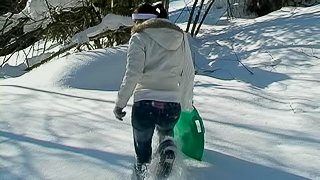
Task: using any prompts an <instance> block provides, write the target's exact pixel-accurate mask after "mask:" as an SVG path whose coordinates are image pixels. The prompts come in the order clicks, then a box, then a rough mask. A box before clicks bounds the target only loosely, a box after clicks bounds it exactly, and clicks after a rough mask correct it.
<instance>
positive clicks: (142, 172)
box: [134, 163, 148, 180]
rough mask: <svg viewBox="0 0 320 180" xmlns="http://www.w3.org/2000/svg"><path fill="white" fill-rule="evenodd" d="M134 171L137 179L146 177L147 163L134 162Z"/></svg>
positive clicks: (141, 179)
mask: <svg viewBox="0 0 320 180" xmlns="http://www.w3.org/2000/svg"><path fill="white" fill-rule="evenodd" d="M134 171H135V175H136V178H137V180H144V179H146V177H147V174H148V167H147V164H141V163H136V164H135V165H134Z"/></svg>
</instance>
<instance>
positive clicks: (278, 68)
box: [0, 3, 320, 180]
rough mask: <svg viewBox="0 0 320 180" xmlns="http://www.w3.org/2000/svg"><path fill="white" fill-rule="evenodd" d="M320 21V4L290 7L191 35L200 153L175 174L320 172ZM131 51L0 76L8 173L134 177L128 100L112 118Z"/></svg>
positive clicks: (2, 157)
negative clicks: (201, 125) (123, 114)
mask: <svg viewBox="0 0 320 180" xmlns="http://www.w3.org/2000/svg"><path fill="white" fill-rule="evenodd" d="M177 4H178V3H177ZM178 10H179V8H178V6H177V9H175V12H177V11H178ZM180 10H181V9H180ZM319 19H320V6H314V7H310V8H296V9H290V8H283V9H281V10H279V11H277V12H274V13H271V14H269V15H267V16H265V17H261V18H257V19H252V20H241V19H235V20H232V21H231V22H229V21H227V20H220V21H219V22H218V23H217V24H216V25H212V22H207V23H206V24H205V25H204V26H203V29H202V30H201V32H200V34H199V35H198V37H197V38H194V39H190V43H191V45H192V47H193V56H194V60H195V64H196V69H197V72H198V75H197V76H196V80H195V90H194V91H195V97H194V103H195V106H196V107H197V109H198V110H199V112H200V114H201V116H202V117H203V120H204V124H205V127H206V134H205V138H206V144H205V154H204V158H203V161H202V162H199V161H195V160H191V159H188V158H186V157H183V155H181V159H180V160H179V161H178V164H177V165H176V167H175V173H174V177H172V179H194V180H200V179H203V180H205V179H216V180H249V179H252V180H254V179H265V180H270V179H272V180H276V179H277V180H292V179H320V168H319V167H320V118H319V117H320V80H319V79H320V73H319V72H320V46H319V44H320V36H319V32H320V21H319ZM179 22H181V24H180V25H181V26H185V23H184V22H183V20H180V21H179ZM126 49H127V46H119V47H116V48H109V49H103V50H94V51H89V52H83V53H77V54H72V55H68V56H65V57H62V58H60V59H56V60H53V61H51V62H49V63H46V64H44V65H42V66H40V67H38V68H36V69H34V70H33V71H31V72H29V73H26V74H24V75H22V76H20V77H17V78H8V79H1V80H0V108H1V109H0V179H1V180H16V179H97V180H100V179H101V180H102V179H117V180H118V179H131V176H132V164H133V163H134V161H135V158H134V149H133V140H132V129H131V123H130V111H131V110H130V108H131V106H132V100H131V101H130V102H129V106H128V107H127V108H126V111H127V116H126V117H125V118H124V121H123V122H120V121H117V120H116V119H115V118H114V116H113V113H112V110H113V107H114V103H113V102H114V100H115V98H116V94H117V90H118V88H119V84H120V81H121V79H122V76H123V74H124V70H125V61H126V59H125V58H126ZM155 138H156V137H155ZM154 146H156V145H155V144H154Z"/></svg>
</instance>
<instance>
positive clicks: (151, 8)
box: [134, 3, 168, 19]
mask: <svg viewBox="0 0 320 180" xmlns="http://www.w3.org/2000/svg"><path fill="white" fill-rule="evenodd" d="M157 10H159V11H157ZM134 13H148V14H154V15H157V16H158V18H165V19H168V13H167V11H166V9H165V8H164V6H163V4H162V3H157V4H155V5H151V4H150V3H143V4H140V5H139V6H138V7H137V8H136V9H135V10H134Z"/></svg>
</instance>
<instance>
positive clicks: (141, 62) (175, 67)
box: [113, 3, 194, 170]
mask: <svg viewBox="0 0 320 180" xmlns="http://www.w3.org/2000/svg"><path fill="white" fill-rule="evenodd" d="M132 19H133V21H134V22H135V25H134V27H133V28H132V36H131V39H130V41H129V48H128V52H127V66H126V72H125V76H124V78H123V80H122V84H121V86H120V90H119V92H118V96H117V100H116V102H115V108H114V111H113V112H114V114H115V117H116V118H117V119H119V120H121V121H122V120H123V119H122V118H123V117H124V116H125V115H126V112H125V111H123V109H124V108H125V107H126V105H127V102H128V100H129V99H130V97H131V96H132V94H134V104H133V107H132V116H131V118H132V119H131V121H132V126H133V139H134V147H135V152H136V161H137V162H136V164H135V167H136V169H137V170H141V169H142V168H143V166H145V165H146V164H148V163H150V161H151V156H152V137H153V133H154V130H155V129H156V130H157V131H158V135H159V142H160V144H159V147H162V149H163V148H166V147H167V146H169V145H171V146H173V145H174V143H172V142H170V141H168V139H170V138H167V137H170V136H173V128H174V126H175V124H176V122H177V121H178V119H179V116H180V112H181V110H183V111H192V110H193V106H192V97H193V81H194V67H193V61H192V57H191V52H190V47H189V43H188V39H187V36H186V34H185V33H184V32H183V30H181V29H180V28H179V27H178V26H177V25H175V24H173V23H171V22H170V21H169V20H168V13H167V12H166V10H165V9H164V7H163V5H162V4H157V5H151V4H148V3H144V4H142V5H140V6H138V7H137V8H136V9H135V11H134V13H133V14H132ZM171 141H172V138H171ZM168 142H169V143H168ZM158 149H159V148H158ZM171 155H172V154H171ZM173 156H175V154H173ZM160 161H161V157H160Z"/></svg>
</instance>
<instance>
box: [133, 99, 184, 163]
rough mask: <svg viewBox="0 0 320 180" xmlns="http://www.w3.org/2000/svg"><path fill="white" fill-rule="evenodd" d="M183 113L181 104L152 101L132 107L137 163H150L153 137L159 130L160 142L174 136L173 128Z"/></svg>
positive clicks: (142, 102)
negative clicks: (155, 130) (155, 131)
mask: <svg viewBox="0 0 320 180" xmlns="http://www.w3.org/2000/svg"><path fill="white" fill-rule="evenodd" d="M180 112H181V107H180V104H179V103H175V102H159V101H152V100H143V101H138V102H135V103H134V104H133V107H132V119H131V120H132V127H133V139H134V147H135V151H136V155H137V163H149V162H150V160H151V155H152V147H151V145H152V136H153V133H154V129H157V131H158V135H159V141H160V142H161V141H162V140H163V139H164V138H165V137H166V136H173V128H174V126H175V124H176V123H177V121H178V119H179V116H180Z"/></svg>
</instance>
